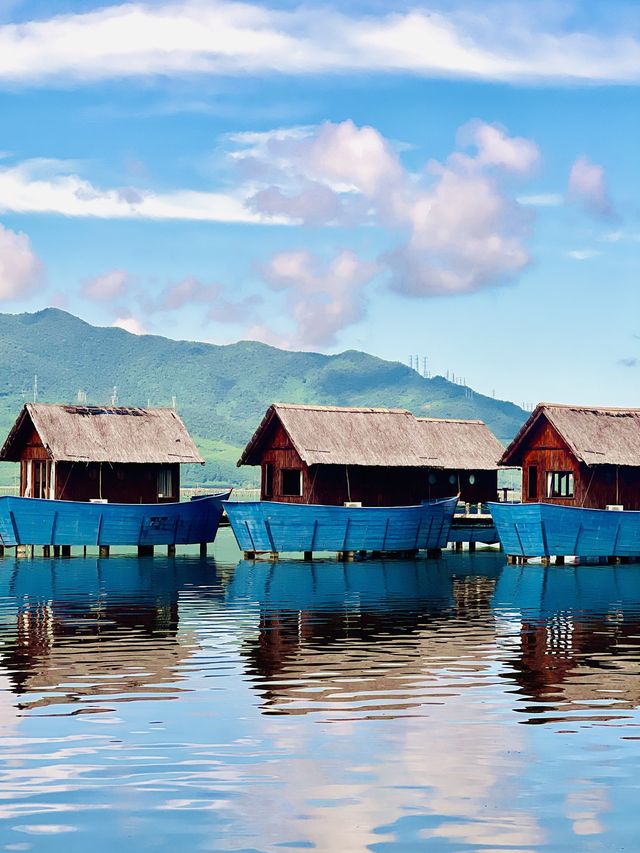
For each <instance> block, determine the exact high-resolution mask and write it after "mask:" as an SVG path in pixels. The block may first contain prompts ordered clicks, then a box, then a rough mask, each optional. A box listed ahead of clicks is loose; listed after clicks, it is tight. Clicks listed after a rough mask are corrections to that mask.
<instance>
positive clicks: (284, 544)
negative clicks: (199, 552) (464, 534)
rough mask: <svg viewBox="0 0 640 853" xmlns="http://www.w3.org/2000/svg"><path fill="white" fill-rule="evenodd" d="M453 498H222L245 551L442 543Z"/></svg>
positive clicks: (372, 548)
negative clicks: (378, 503) (380, 502)
mask: <svg viewBox="0 0 640 853" xmlns="http://www.w3.org/2000/svg"><path fill="white" fill-rule="evenodd" d="M456 503H457V498H448V499H447V500H441V501H430V502H425V503H423V504H421V505H419V506H398V507H345V506H319V505H315V504H287V503H277V502H275V501H251V502H240V501H238V502H236V501H227V502H225V504H224V507H225V510H226V513H227V516H228V518H229V523H230V524H231V527H232V529H233V532H234V535H235V537H236V540H237V542H238V545H239V546H240V548H241V549H242V550H243V551H253V552H257V553H260V552H268V551H270V552H275V553H296V552H300V551H302V552H305V551H306V552H308V551H311V552H313V551H379V552H381V553H389V552H395V551H415V550H418V549H424V548H426V549H429V550H431V549H437V548H444V547H445V545H446V544H447V539H448V535H449V529H450V527H451V520H452V518H453V513H454V511H455V507H456Z"/></svg>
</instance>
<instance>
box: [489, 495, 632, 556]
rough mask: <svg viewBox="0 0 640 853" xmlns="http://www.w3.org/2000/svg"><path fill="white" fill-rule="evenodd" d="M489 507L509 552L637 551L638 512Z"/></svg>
mask: <svg viewBox="0 0 640 853" xmlns="http://www.w3.org/2000/svg"><path fill="white" fill-rule="evenodd" d="M489 507H490V510H491V515H492V517H493V520H494V522H495V525H496V529H497V531H498V536H499V537H500V542H501V544H502V547H503V548H504V551H505V552H506V553H507V554H509V555H513V556H519V557H551V556H557V557H567V556H576V557H637V556H638V555H640V512H635V511H631V512H630V511H626V512H623V511H622V510H603V509H584V508H582V507H570V506H558V505H555V504H546V503H530V504H507V503H492V504H490V505H489Z"/></svg>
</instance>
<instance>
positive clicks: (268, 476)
mask: <svg viewBox="0 0 640 853" xmlns="http://www.w3.org/2000/svg"><path fill="white" fill-rule="evenodd" d="M263 475H264V480H263V482H264V496H265V498H270V497H272V496H273V465H272V464H271V462H265V466H264V471H263Z"/></svg>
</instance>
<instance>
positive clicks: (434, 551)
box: [427, 548, 442, 560]
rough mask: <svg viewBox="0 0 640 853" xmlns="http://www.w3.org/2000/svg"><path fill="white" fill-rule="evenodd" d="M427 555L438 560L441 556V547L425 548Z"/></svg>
mask: <svg viewBox="0 0 640 853" xmlns="http://www.w3.org/2000/svg"><path fill="white" fill-rule="evenodd" d="M427 557H431V558H433V559H435V560H438V559H439V558H440V557H442V548H427Z"/></svg>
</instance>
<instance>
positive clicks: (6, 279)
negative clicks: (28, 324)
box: [0, 225, 44, 302]
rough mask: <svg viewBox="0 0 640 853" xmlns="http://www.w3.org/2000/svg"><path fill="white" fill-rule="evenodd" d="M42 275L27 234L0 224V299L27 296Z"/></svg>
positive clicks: (5, 300)
mask: <svg viewBox="0 0 640 853" xmlns="http://www.w3.org/2000/svg"><path fill="white" fill-rule="evenodd" d="M43 277H44V267H43V265H42V263H41V261H40V260H39V259H38V257H37V256H36V255H35V253H34V251H33V249H32V248H31V242H30V241H29V238H28V237H27V235H26V234H23V233H19V232H18V233H17V232H15V231H10V230H9V229H8V228H5V227H4V226H3V225H0V301H2V302H8V301H10V300H13V299H21V298H22V297H24V296H28V295H29V294H30V293H32V292H33V291H34V290H36V289H37V288H38V287H39V286H40V284H41V283H42V280H43Z"/></svg>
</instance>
